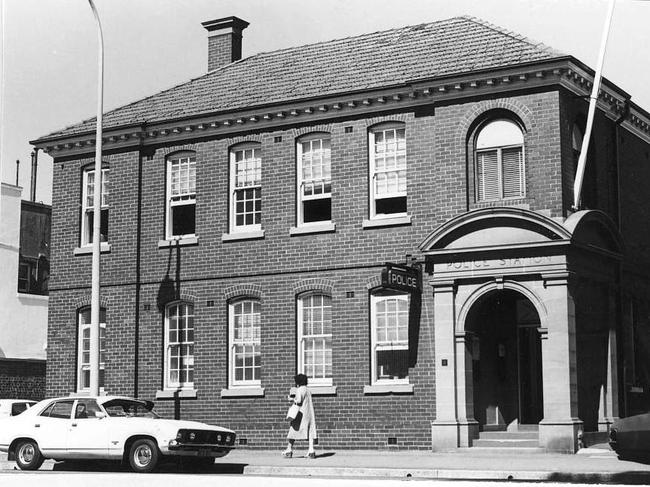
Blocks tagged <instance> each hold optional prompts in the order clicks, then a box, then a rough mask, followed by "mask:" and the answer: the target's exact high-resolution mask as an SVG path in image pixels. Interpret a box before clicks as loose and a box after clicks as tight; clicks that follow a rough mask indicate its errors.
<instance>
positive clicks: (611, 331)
mask: <svg viewBox="0 0 650 487" xmlns="http://www.w3.org/2000/svg"><path fill="white" fill-rule="evenodd" d="M616 304H617V296H616V292H615V291H614V290H613V289H610V290H609V313H608V330H607V378H606V382H605V384H603V386H602V387H601V389H600V408H599V409H598V431H609V427H610V426H611V425H612V423H613V422H614V421H616V419H618V358H617V354H616V346H617V343H616V321H617V313H616V311H617V306H616Z"/></svg>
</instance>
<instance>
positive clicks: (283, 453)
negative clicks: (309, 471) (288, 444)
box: [281, 450, 293, 458]
mask: <svg viewBox="0 0 650 487" xmlns="http://www.w3.org/2000/svg"><path fill="white" fill-rule="evenodd" d="M281 455H282V456H283V457H284V458H291V457H293V452H292V451H287V450H285V451H283V452H282V453H281Z"/></svg>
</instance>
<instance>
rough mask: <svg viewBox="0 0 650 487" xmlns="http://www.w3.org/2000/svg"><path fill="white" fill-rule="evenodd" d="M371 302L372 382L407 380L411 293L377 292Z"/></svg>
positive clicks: (399, 381)
mask: <svg viewBox="0 0 650 487" xmlns="http://www.w3.org/2000/svg"><path fill="white" fill-rule="evenodd" d="M370 305H371V306H370V307H371V322H372V323H371V328H372V334H371V340H372V355H371V362H372V363H371V367H372V381H373V384H381V383H393V384H405V383H408V362H409V350H408V349H409V341H408V321H409V298H408V295H407V294H399V293H395V292H388V291H386V292H382V293H376V294H373V295H371V299H370Z"/></svg>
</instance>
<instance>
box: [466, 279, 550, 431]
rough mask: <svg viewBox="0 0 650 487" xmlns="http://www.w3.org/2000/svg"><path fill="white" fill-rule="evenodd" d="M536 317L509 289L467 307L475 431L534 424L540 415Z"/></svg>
mask: <svg viewBox="0 0 650 487" xmlns="http://www.w3.org/2000/svg"><path fill="white" fill-rule="evenodd" d="M540 325H541V324H540V319H539V315H538V313H537V310H536V309H535V307H534V305H533V304H532V302H531V301H530V300H529V299H527V298H526V297H525V296H524V295H523V294H521V293H519V292H517V291H513V290H510V289H503V290H493V291H490V292H487V293H485V294H483V295H482V296H481V297H480V298H479V299H478V300H477V301H476V302H475V303H474V304H473V305H472V307H471V309H470V310H469V312H468V314H467V317H466V318H465V325H464V328H465V330H466V333H467V334H468V335H469V346H468V349H467V353H468V354H469V355H470V359H471V369H472V371H471V375H472V381H471V383H469V384H467V387H468V388H469V387H471V388H472V399H473V401H472V402H473V404H474V418H475V419H476V421H477V422H478V424H479V429H480V430H482V431H483V430H485V431H488V430H491V431H502V430H506V429H507V428H508V427H511V426H516V425H519V424H527V425H528V424H538V423H539V422H540V421H541V420H542V419H543V417H544V410H543V404H544V400H543V384H542V342H541V339H540V333H539V328H540Z"/></svg>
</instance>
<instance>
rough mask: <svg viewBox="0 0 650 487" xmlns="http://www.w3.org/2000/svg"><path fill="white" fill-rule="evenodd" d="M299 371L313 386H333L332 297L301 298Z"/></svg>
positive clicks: (318, 295)
mask: <svg viewBox="0 0 650 487" xmlns="http://www.w3.org/2000/svg"><path fill="white" fill-rule="evenodd" d="M298 371H299V372H300V373H303V374H305V375H306V376H307V377H308V378H309V383H310V384H313V385H331V384H332V298H330V297H329V296H327V295H324V294H316V293H314V294H307V295H303V296H300V297H299V298H298Z"/></svg>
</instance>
